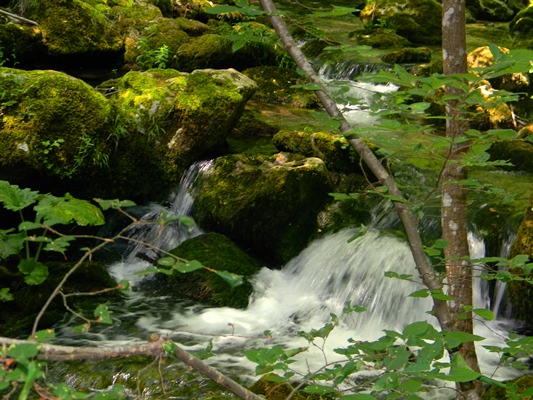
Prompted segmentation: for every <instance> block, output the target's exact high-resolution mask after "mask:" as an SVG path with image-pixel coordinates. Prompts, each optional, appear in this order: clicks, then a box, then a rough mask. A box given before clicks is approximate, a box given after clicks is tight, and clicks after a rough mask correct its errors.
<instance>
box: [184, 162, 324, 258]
mask: <svg viewBox="0 0 533 400" xmlns="http://www.w3.org/2000/svg"><path fill="white" fill-rule="evenodd" d="M197 190H198V194H197V196H196V202H195V204H194V210H193V215H194V218H195V220H196V221H197V222H198V224H199V225H200V226H201V227H203V228H205V229H209V230H212V231H216V232H220V233H223V234H225V235H227V236H228V237H230V238H231V239H233V240H234V241H235V242H236V243H238V244H239V245H241V246H243V247H244V248H248V249H250V250H251V252H252V253H253V254H256V255H257V257H258V258H260V259H263V260H265V261H268V262H272V263H275V264H283V263H285V262H287V261H288V260H290V259H291V258H292V257H294V256H296V255H297V254H298V253H299V252H300V251H301V250H303V249H304V248H305V247H306V246H307V244H308V242H309V239H310V238H311V237H312V236H313V235H314V234H316V232H317V214H318V213H319V211H320V210H321V209H322V208H323V206H324V205H325V203H326V202H327V200H328V192H329V191H331V183H330V177H329V172H328V170H327V168H326V166H325V164H324V162H323V161H322V160H320V159H318V158H303V157H301V156H299V157H294V156H290V155H287V154H286V153H279V154H277V155H275V156H273V157H264V156H244V155H228V156H224V157H219V158H217V159H216V161H215V164H214V167H213V169H212V170H210V171H209V172H208V173H207V174H205V175H204V176H203V177H202V178H201V179H200V180H199V182H198V184H197Z"/></svg>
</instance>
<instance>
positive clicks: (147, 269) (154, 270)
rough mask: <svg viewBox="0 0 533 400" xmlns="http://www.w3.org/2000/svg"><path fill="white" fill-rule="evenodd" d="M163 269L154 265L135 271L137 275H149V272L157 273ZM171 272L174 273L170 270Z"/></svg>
mask: <svg viewBox="0 0 533 400" xmlns="http://www.w3.org/2000/svg"><path fill="white" fill-rule="evenodd" d="M161 271H162V270H160V269H158V268H156V267H154V266H150V267H148V268H146V269H144V270H142V271H137V272H136V273H135V275H148V274H156V273H158V272H161ZM170 274H172V272H170Z"/></svg>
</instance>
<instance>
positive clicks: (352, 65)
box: [314, 57, 391, 79]
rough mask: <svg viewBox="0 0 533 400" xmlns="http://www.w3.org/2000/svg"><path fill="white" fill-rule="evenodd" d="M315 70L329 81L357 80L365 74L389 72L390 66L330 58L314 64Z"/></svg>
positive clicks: (319, 60)
mask: <svg viewBox="0 0 533 400" xmlns="http://www.w3.org/2000/svg"><path fill="white" fill-rule="evenodd" d="M314 65H315V69H316V70H317V71H318V73H319V74H320V75H321V76H324V77H326V78H328V79H356V78H357V77H358V76H359V75H362V74H364V73H376V72H378V71H383V70H385V71H389V70H390V69H391V65H390V64H384V63H378V62H360V61H356V60H354V59H348V60H343V61H340V62H339V61H335V60H331V59H330V58H329V57H327V58H323V59H320V58H319V59H318V60H316V61H315V62H314Z"/></svg>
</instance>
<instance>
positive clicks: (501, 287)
mask: <svg viewBox="0 0 533 400" xmlns="http://www.w3.org/2000/svg"><path fill="white" fill-rule="evenodd" d="M516 237H517V234H516V232H515V233H513V234H512V235H507V238H506V240H505V241H504V243H503V245H502V248H501V251H500V257H503V258H507V257H509V254H510V253H511V245H512V244H513V242H514V241H515V240H516ZM500 268H502V269H505V270H506V269H507V267H506V266H505V267H500ZM506 289H507V283H505V282H502V281H496V284H495V285H494V294H493V296H492V297H493V302H492V312H493V313H494V315H496V316H499V317H501V318H507V319H509V318H511V311H512V310H511V304H509V303H508V302H507V301H506V298H505V291H506Z"/></svg>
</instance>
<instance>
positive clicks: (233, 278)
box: [214, 271, 244, 288]
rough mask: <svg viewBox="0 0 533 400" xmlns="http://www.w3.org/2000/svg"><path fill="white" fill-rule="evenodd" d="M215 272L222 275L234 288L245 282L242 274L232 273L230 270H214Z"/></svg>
mask: <svg viewBox="0 0 533 400" xmlns="http://www.w3.org/2000/svg"><path fill="white" fill-rule="evenodd" d="M214 272H215V274H217V275H218V276H220V277H221V278H222V279H224V280H225V281H226V283H227V284H228V285H230V287H232V288H236V287H237V286H240V285H242V284H243V282H244V281H243V279H242V276H240V275H236V274H232V273H231V272H228V271H214Z"/></svg>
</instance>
